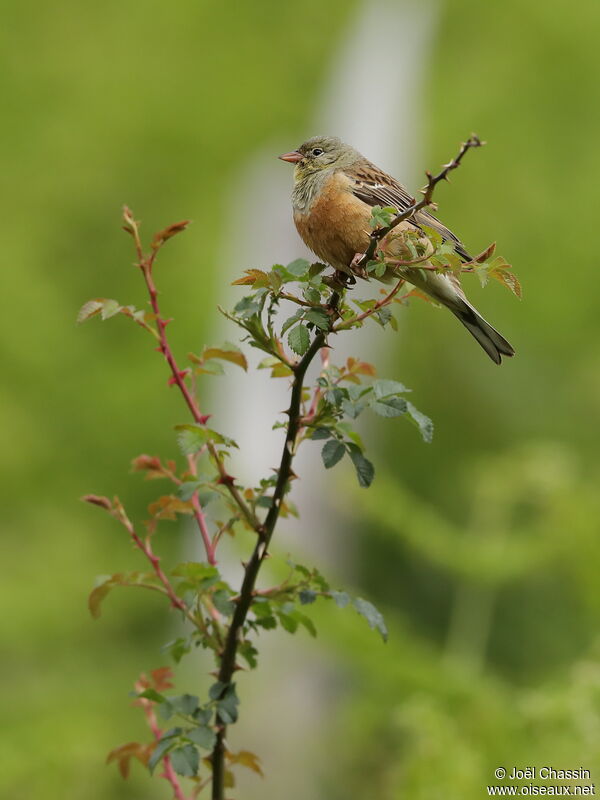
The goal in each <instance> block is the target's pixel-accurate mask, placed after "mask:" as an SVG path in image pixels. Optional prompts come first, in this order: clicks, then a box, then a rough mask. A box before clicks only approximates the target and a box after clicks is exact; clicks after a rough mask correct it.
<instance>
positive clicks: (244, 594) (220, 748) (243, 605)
mask: <svg viewBox="0 0 600 800" xmlns="http://www.w3.org/2000/svg"><path fill="white" fill-rule="evenodd" d="M334 301H336V298H335V297H332V300H331V301H330V304H332V303H333V302H334ZM325 339H326V334H325V333H323V332H319V333H318V334H317V335H316V336H315V338H314V340H313V342H312V344H311V345H310V347H309V349H308V350H307V352H306V353H305V354H304V356H303V357H302V359H301V360H300V361H299V362H298V363H297V364H296V365H294V367H293V370H294V381H293V384H292V395H291V399H290V407H289V409H288V425H287V433H286V437H285V443H284V445H283V451H282V454H281V462H280V465H279V471H278V476H277V484H276V486H275V491H274V492H273V502H272V503H271V506H270V508H269V511H268V513H267V517H266V519H265V522H264V524H263V526H262V536H261V538H260V539H259V540H258V541H257V542H256V544H255V546H254V550H253V551H252V555H251V556H250V559H249V560H248V562H247V564H246V566H245V570H244V579H243V582H242V588H241V590H240V593H239V596H238V597H237V602H236V607H235V611H234V613H233V618H232V620H231V624H230V626H229V630H228V631H227V637H226V639H225V646H224V648H223V653H222V656H221V665H220V668H219V675H218V679H219V681H220V682H221V683H222V684H223V685H224V686H228V685H229V684H230V682H231V678H232V677H233V673H234V672H235V670H236V655H237V649H238V645H239V640H240V633H241V631H242V628H243V626H244V623H245V621H246V617H247V615H248V611H249V610H250V606H251V605H252V599H253V597H254V586H255V584H256V578H257V576H258V572H259V570H260V567H261V565H262V563H263V561H264V559H265V558H266V556H267V551H268V547H269V544H270V542H271V537H272V536H273V531H274V530H275V526H276V524H277V520H278V518H279V512H280V510H281V504H282V502H283V498H284V496H285V492H286V487H287V484H288V483H289V481H290V478H291V475H292V461H293V458H294V455H295V443H296V437H297V435H298V431H299V429H300V408H301V402H302V386H303V383H304V376H305V374H306V370H307V369H308V367H309V365H310V363H311V362H312V360H313V358H314V357H315V356H316V355H317V353H318V352H319V350H320V349H321V348H322V347H323V346H324V344H325ZM216 721H217V741H216V744H215V746H214V749H213V751H212V755H211V761H212V771H213V782H212V799H213V800H223V791H224V779H225V734H226V728H227V726H226V724H225V723H224V722H223V720H221V719H220V718H219V716H218V715H217V720H216Z"/></svg>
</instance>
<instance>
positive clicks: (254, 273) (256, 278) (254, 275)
mask: <svg viewBox="0 0 600 800" xmlns="http://www.w3.org/2000/svg"><path fill="white" fill-rule="evenodd" d="M266 280H267V273H266V272H263V270H262V269H245V270H244V276H243V277H242V278H238V279H237V280H236V281H233V283H232V284H231V285H232V286H246V285H247V286H254V284H255V283H257V282H266Z"/></svg>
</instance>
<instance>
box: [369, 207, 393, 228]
mask: <svg viewBox="0 0 600 800" xmlns="http://www.w3.org/2000/svg"><path fill="white" fill-rule="evenodd" d="M397 213H398V211H397V209H396V208H394V207H393V206H384V207H383V208H382V207H381V206H373V208H372V209H371V219H370V220H369V224H370V225H371V227H372V228H386V227H387V226H388V225H389V224H390V222H391V221H392V219H393V218H394V217H395V216H396V214H397Z"/></svg>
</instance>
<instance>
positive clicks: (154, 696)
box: [137, 689, 165, 703]
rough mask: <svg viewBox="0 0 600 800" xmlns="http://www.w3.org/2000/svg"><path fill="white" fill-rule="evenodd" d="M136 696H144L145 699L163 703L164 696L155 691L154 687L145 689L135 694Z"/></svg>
mask: <svg viewBox="0 0 600 800" xmlns="http://www.w3.org/2000/svg"><path fill="white" fill-rule="evenodd" d="M137 696H138V697H145V698H146V700H152V702H153V703H164V702H165V697H164V695H162V694H160V693H159V692H157V691H156V689H145V690H144V691H143V692H140V694H138V695H137Z"/></svg>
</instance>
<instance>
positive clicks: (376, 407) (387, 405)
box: [370, 395, 408, 417]
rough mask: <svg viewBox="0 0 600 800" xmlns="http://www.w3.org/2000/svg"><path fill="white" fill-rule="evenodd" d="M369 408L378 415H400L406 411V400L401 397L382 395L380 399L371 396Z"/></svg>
mask: <svg viewBox="0 0 600 800" xmlns="http://www.w3.org/2000/svg"><path fill="white" fill-rule="evenodd" d="M370 405H371V408H372V409H373V411H374V412H375V413H376V414H379V416H380V417H400V416H402V414H405V413H406V409H407V406H408V404H407V402H406V400H405V399H404V398H403V397H394V396H393V395H391V396H390V397H383V398H381V400H376V399H374V398H373V400H372V401H371V404H370Z"/></svg>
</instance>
